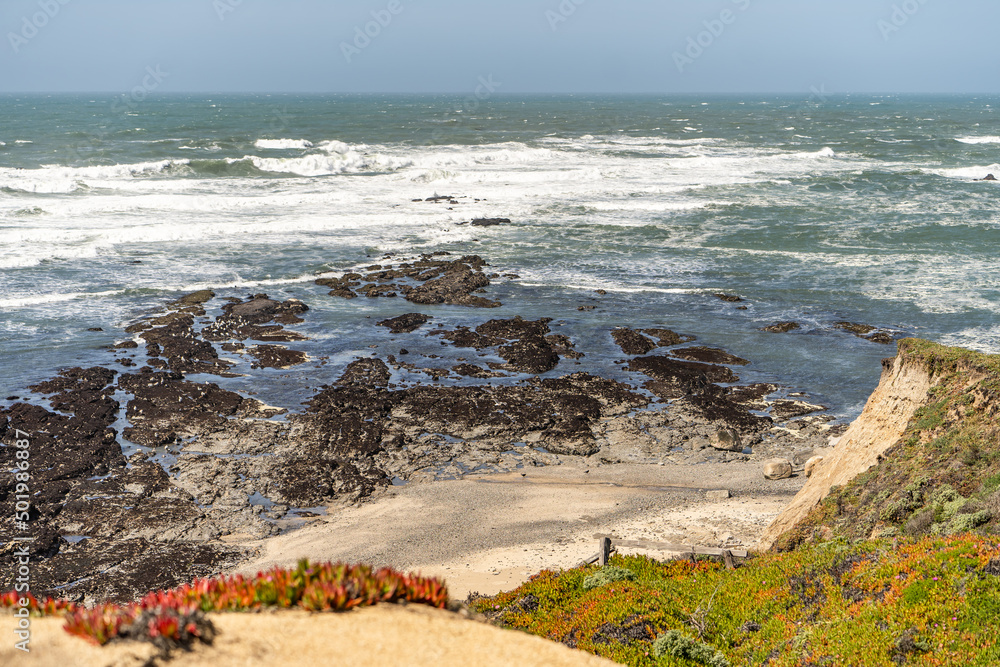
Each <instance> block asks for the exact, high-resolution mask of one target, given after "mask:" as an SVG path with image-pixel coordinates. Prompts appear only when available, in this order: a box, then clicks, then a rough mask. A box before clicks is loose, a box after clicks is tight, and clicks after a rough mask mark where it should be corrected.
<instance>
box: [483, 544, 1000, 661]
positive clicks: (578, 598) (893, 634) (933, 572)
mask: <svg viewBox="0 0 1000 667" xmlns="http://www.w3.org/2000/svg"><path fill="white" fill-rule="evenodd" d="M611 565H612V566H613V567H616V568H622V569H625V570H629V571H631V572H632V573H633V574H634V579H632V580H619V581H610V580H609V582H608V583H607V584H606V585H604V586H600V587H596V588H588V586H586V585H585V581H586V580H587V579H588V578H589V577H592V575H593V574H594V573H595V572H596V571H597V568H595V567H589V568H578V569H573V570H568V571H564V572H549V571H547V572H542V573H540V574H538V575H536V576H534V577H533V578H532V579H531V581H529V582H528V583H526V584H524V585H523V586H521V587H519V588H518V589H516V590H514V591H511V592H508V593H501V594H500V595H497V596H495V597H491V598H480V599H478V600H476V601H475V603H474V604H473V607H474V609H475V610H476V611H478V612H480V613H483V614H485V615H486V616H487V617H488V618H490V619H491V620H492V621H493V622H495V623H497V624H499V625H501V626H503V627H508V628H514V629H519V630H523V631H526V632H529V633H531V634H535V635H539V636H541V637H546V638H548V639H551V640H553V641H557V642H562V643H564V644H567V645H570V646H574V647H576V648H579V649H582V650H585V651H588V652H591V653H594V654H597V655H600V656H603V657H607V658H610V659H612V660H614V661H616V662H619V663H623V664H627V665H642V666H646V665H676V666H683V667H689V666H692V665H711V666H712V667H722V666H723V665H732V666H733V667H735V666H737V665H763V664H766V665H770V666H772V667H791V666H793V665H831V666H833V665H866V667H879V666H885V667H895V666H896V665H955V666H958V665H962V666H970V665H996V664H1000V626H998V625H997V623H996V619H997V618H998V617H1000V576H998V575H1000V544H998V543H997V540H995V539H989V538H986V537H983V536H978V535H973V534H965V535H952V536H946V537H926V538H923V539H921V540H919V541H914V542H908V543H903V544H898V545H895V546H894V545H893V543H892V542H891V541H885V540H882V541H864V542H855V543H850V542H847V541H837V542H829V543H826V544H822V545H808V546H803V547H800V548H799V549H798V550H796V551H792V552H787V553H767V554H763V555H759V556H756V557H754V558H751V559H750V560H748V561H746V562H745V563H744V564H743V565H742V566H740V567H738V568H737V569H736V570H726V569H725V568H724V567H723V566H722V564H720V563H717V562H712V561H709V560H705V561H700V562H698V563H697V564H694V563H691V562H688V561H667V562H657V561H655V560H651V559H649V558H645V557H637V556H630V557H620V556H615V557H613V558H612V563H611ZM658 639H659V641H657V640H658Z"/></svg>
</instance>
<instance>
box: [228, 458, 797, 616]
mask: <svg viewBox="0 0 1000 667" xmlns="http://www.w3.org/2000/svg"><path fill="white" fill-rule="evenodd" d="M761 469H762V468H761V464H760V463H759V462H756V461H751V462H746V463H735V462H731V463H724V464H720V463H705V464H698V465H669V466H658V465H637V464H616V465H596V466H592V467H586V466H585V465H584V464H583V462H579V463H576V464H572V463H569V464H564V465H561V466H553V467H545V468H533V469H530V470H527V471H526V472H525V473H524V475H523V476H522V474H520V473H513V474H505V475H491V476H478V477H470V478H466V479H464V480H457V481H451V482H436V483H432V484H422V485H408V486H404V487H395V488H392V489H390V490H389V491H387V492H385V493H384V494H383V495H382V496H381V497H379V498H378V499H377V500H375V501H373V502H366V503H363V504H361V505H356V506H348V507H340V508H336V509H334V508H331V511H330V515H329V516H326V517H317V518H316V519H315V520H313V521H312V522H311V523H310V524H308V525H307V526H305V527H303V528H301V529H299V530H296V531H293V532H290V533H286V534H283V535H280V536H278V537H274V538H270V539H267V540H263V541H259V542H251V543H250V546H255V547H256V548H258V549H259V554H260V555H259V557H257V558H256V559H254V560H252V561H250V562H248V563H246V564H244V565H242V566H240V567H239V568H238V570H237V571H239V572H242V573H247V574H253V573H256V572H257V571H258V570H261V569H266V568H268V567H271V566H274V565H278V566H289V565H294V564H295V562H296V561H297V560H298V559H300V558H311V559H315V560H321V561H325V560H333V561H345V562H364V563H370V564H373V565H385V566H392V567H396V568H400V569H403V570H412V571H417V572H420V573H422V574H424V575H428V576H436V577H440V578H442V579H444V580H445V581H446V582H447V584H448V587H449V591H450V593H451V596H452V598H453V599H459V600H461V599H464V598H465V597H466V596H467V595H468V594H469V593H470V592H479V593H483V594H494V593H497V592H500V591H502V590H510V589H511V588H514V587H516V586H517V585H519V584H520V583H521V582H523V581H525V580H526V579H527V578H528V577H530V576H531V575H533V574H536V573H537V572H539V571H541V570H544V569H550V568H556V569H557V568H569V567H573V566H575V565H576V564H578V563H579V562H580V561H581V560H583V559H584V558H587V557H589V556H591V555H592V554H593V553H595V552H596V550H597V542H598V539H599V538H600V537H603V536H606V535H607V536H612V537H613V538H616V539H622V540H631V541H634V540H648V541H655V542H672V543H673V542H681V543H684V544H692V545H699V546H731V547H736V546H737V545H742V546H743V547H749V548H753V547H754V546H755V545H756V543H757V541H758V539H759V538H760V535H761V533H762V532H763V530H764V528H765V527H766V526H767V524H768V523H770V521H771V520H772V519H773V518H774V517H775V516H777V514H778V513H779V512H780V511H781V510H782V509H783V508H784V507H785V506H786V505H787V504H788V502H789V501H790V500H791V498H792V497H793V496H794V494H795V493H796V492H797V491H798V490H799V488H801V486H802V484H803V483H804V481H805V477H804V476H802V475H800V476H797V477H794V478H791V479H786V480H781V481H766V480H764V478H763V475H762V474H761ZM721 489H725V490H728V491H730V492H731V494H732V497H731V498H729V499H727V500H720V501H713V500H708V499H707V498H706V493H707V492H708V491H712V490H721ZM622 553H646V554H648V555H650V556H653V557H660V558H666V557H670V556H671V555H673V554H669V553H665V552H657V551H655V550H645V549H643V550H638V549H622Z"/></svg>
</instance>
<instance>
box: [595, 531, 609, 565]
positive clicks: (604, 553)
mask: <svg viewBox="0 0 1000 667" xmlns="http://www.w3.org/2000/svg"><path fill="white" fill-rule="evenodd" d="M597 553H598V554H599V557H598V559H597V562H598V563H599V564H600V566H601V567H604V566H605V565H607V564H608V559H610V558H611V538H610V537H602V538H601V548H600V549H599V550H598V552H597Z"/></svg>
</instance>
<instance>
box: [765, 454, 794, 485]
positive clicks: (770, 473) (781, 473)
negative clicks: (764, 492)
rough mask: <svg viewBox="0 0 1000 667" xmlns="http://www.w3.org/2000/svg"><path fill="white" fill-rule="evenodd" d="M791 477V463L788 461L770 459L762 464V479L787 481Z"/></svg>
mask: <svg viewBox="0 0 1000 667" xmlns="http://www.w3.org/2000/svg"><path fill="white" fill-rule="evenodd" d="M791 476H792V462H791V461H789V460H788V459H771V460H770V461H768V462H767V463H765V464H764V478H765V479H770V480H778V479H788V478H789V477H791Z"/></svg>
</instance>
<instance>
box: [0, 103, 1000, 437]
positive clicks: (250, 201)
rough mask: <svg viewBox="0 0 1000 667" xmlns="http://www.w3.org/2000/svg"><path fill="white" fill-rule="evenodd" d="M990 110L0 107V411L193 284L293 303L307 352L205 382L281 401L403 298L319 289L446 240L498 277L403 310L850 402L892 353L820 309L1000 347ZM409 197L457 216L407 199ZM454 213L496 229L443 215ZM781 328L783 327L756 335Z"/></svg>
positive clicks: (605, 357) (934, 106)
mask: <svg viewBox="0 0 1000 667" xmlns="http://www.w3.org/2000/svg"><path fill="white" fill-rule="evenodd" d="M998 108H1000V97H927V98H923V97H906V96H884V97H880V96H849V97H848V96H833V97H829V98H822V99H820V98H816V97H814V98H813V99H805V98H801V99H800V98H794V97H773V96H771V97H734V96H728V97H724V96H670V97H651V96H646V97H601V96H559V97H545V96H525V97H518V96H504V97H496V98H494V99H491V100H487V101H484V102H481V103H479V104H477V105H470V104H469V103H468V102H467V101H465V100H464V99H463V98H461V97H448V96H420V97H412V96H411V97H403V96H372V95H367V96H346V95H345V96H290V95H288V96H286V95H273V96H267V95H245V96H212V97H205V96H198V97H187V96H169V97H161V98H155V99H153V98H151V99H147V100H145V101H142V102H129V103H124V102H122V101H121V100H117V101H115V100H114V99H113V98H111V97H109V96H107V95H103V96H101V95H89V96H87V95H82V96H80V95H76V96H18V95H13V96H11V95H8V96H2V97H0V288H2V289H0V394H2V395H0V399H3V398H4V397H6V396H8V395H20V396H24V387H25V386H27V385H28V384H31V383H32V382H35V381H38V380H41V379H44V378H47V377H50V376H51V375H52V374H53V372H54V371H56V370H57V369H59V368H62V367H67V366H75V365H92V364H96V363H104V364H107V363H108V362H109V361H110V358H109V356H108V353H107V352H106V351H105V350H103V349H102V348H103V347H105V346H107V345H108V344H109V343H113V342H115V341H118V340H123V339H125V338H129V336H128V335H127V334H125V333H124V332H123V331H122V327H123V324H124V323H127V322H129V321H130V320H132V319H133V318H135V317H137V316H140V315H143V314H146V313H148V312H150V311H151V310H153V309H155V308H156V307H159V306H161V305H162V304H163V303H164V302H165V301H166V300H167V299H169V298H174V297H176V296H178V295H180V294H182V293H185V292H189V291H192V290H195V289H201V288H211V289H214V290H216V292H217V293H219V295H220V296H245V295H246V294H249V293H257V292H267V293H268V294H270V295H271V296H273V297H281V298H287V297H297V298H300V299H302V300H303V301H305V302H307V303H308V304H309V305H310V306H312V307H313V311H312V313H311V314H310V316H309V318H308V321H307V323H306V324H305V325H302V326H300V327H297V329H298V330H300V331H302V332H303V333H306V334H307V335H309V336H310V338H311V340H310V341H308V342H307V343H305V344H303V345H300V346H297V347H299V348H300V349H305V350H306V351H308V352H309V353H310V355H311V356H312V357H313V358H314V359H320V358H324V359H323V361H325V362H326V363H325V364H320V363H318V362H317V363H310V364H306V365H304V366H302V367H299V368H297V369H293V370H291V371H281V372H279V371H275V372H273V373H271V372H267V374H265V379H266V380H267V381H266V382H261V377H262V376H261V374H260V373H257V374H256V375H255V377H254V378H253V379H250V378H246V379H236V380H230V381H227V382H228V383H229V385H231V386H233V387H235V388H239V389H242V390H244V391H253V392H255V393H258V394H262V395H264V396H265V397H266V398H268V399H269V400H272V401H279V402H284V403H287V404H289V405H292V404H294V403H295V402H296V400H297V399H300V398H304V397H305V396H308V395H309V393H310V389H311V388H314V387H316V386H318V385H320V384H323V383H326V382H329V381H330V380H331V379H333V378H335V377H336V376H337V375H338V374H339V372H340V370H342V368H343V366H344V365H345V364H346V363H348V362H349V361H350V360H351V359H352V358H354V357H356V356H361V355H364V356H368V355H370V354H371V352H372V349H373V348H370V347H369V346H370V345H378V346H380V347H379V348H375V349H376V350H377V352H378V353H379V354H383V353H389V352H392V351H394V349H395V348H393V347H392V346H393V345H397V341H396V340H393V339H391V338H390V336H389V335H388V333H386V332H384V331H380V330H378V328H377V327H375V326H374V324H373V321H376V320H375V318H379V319H381V318H382V317H385V316H394V315H398V314H401V313H405V312H413V311H416V310H418V308H417V307H415V306H414V305H413V304H409V303H406V302H404V301H402V300H401V299H396V300H392V299H364V298H362V299H357V300H354V301H352V302H347V301H343V300H338V299H335V298H333V297H329V296H328V295H327V294H326V292H327V290H325V289H322V288H319V287H317V286H316V285H314V284H313V281H314V280H315V279H316V277H317V276H319V275H323V274H326V273H329V272H337V273H340V272H344V271H346V270H349V269H354V268H357V267H362V266H367V265H370V264H372V263H375V262H376V261H377V260H378V259H379V258H381V257H382V256H383V255H385V254H386V253H396V254H397V255H398V256H399V257H401V258H402V257H406V256H411V255H412V254H414V253H420V252H434V251H449V252H452V253H455V254H479V255H482V256H483V257H484V258H486V259H487V260H488V261H489V262H490V263H491V264H492V265H494V266H495V267H496V269H497V270H498V271H501V272H504V273H508V272H509V273H516V274H518V275H519V276H520V278H519V279H517V280H515V281H509V282H508V281H502V282H500V283H498V284H497V285H496V286H495V287H494V288H492V290H491V293H492V294H494V295H495V296H496V297H499V298H500V299H501V300H502V301H503V302H504V304H505V306H504V307H503V308H502V309H499V310H496V311H475V310H469V309H464V308H458V307H447V306H441V307H433V308H420V309H419V310H421V311H422V312H426V313H427V314H431V315H433V316H434V317H435V318H436V323H440V324H446V325H447V324H472V325H475V324H477V323H479V322H481V321H483V320H485V319H489V318H492V317H506V316H513V315H523V316H525V317H531V318H534V317H541V316H546V317H552V318H554V319H555V325H561V326H564V327H565V331H567V332H568V333H570V334H571V335H572V336H573V337H574V338H576V339H577V343H578V348H579V349H580V350H581V351H583V352H585V353H586V354H587V357H586V358H585V359H584V360H582V361H583V362H584V363H585V366H586V369H587V370H591V371H595V372H600V373H603V374H605V375H609V376H613V377H621V378H624V377H627V376H625V375H623V374H622V373H621V371H620V370H619V368H618V366H616V365H615V363H614V362H615V361H616V360H618V359H620V358H621V357H622V355H621V353H620V351H618V350H617V348H615V347H614V346H613V344H612V342H611V340H610V337H609V336H608V330H609V329H610V328H611V327H613V326H617V325H631V326H649V325H658V326H668V327H670V328H673V329H675V330H677V331H680V332H683V333H690V334H694V335H696V336H698V339H699V342H700V343H702V344H706V345H714V346H720V347H724V348H726V349H728V350H730V351H732V352H734V353H736V354H739V355H741V356H744V357H747V358H748V359H751V360H752V361H753V362H754V363H753V365H752V366H750V367H749V368H748V369H746V370H745V371H743V372H742V373H741V374H742V375H743V377H744V379H745V380H770V381H775V382H778V383H781V384H784V385H786V386H789V387H792V388H794V389H798V390H806V391H808V392H810V394H811V395H812V397H813V398H814V399H815V400H817V401H820V402H823V403H825V404H826V405H829V406H831V407H832V408H833V409H834V411H835V412H836V413H837V414H839V415H841V416H843V417H845V418H846V417H851V416H853V415H856V414H857V413H858V412H859V411H860V409H861V406H862V405H863V402H864V400H865V399H866V398H867V396H868V394H869V393H870V391H871V389H872V388H873V387H874V385H875V384H876V383H877V381H878V375H879V365H878V360H879V359H880V358H882V357H884V356H890V355H891V354H893V353H894V350H893V349H892V348H891V347H889V346H882V345H877V344H874V343H871V342H868V341H864V340H861V339H859V338H856V337H854V336H852V335H850V334H849V333H846V332H842V331H837V330H835V329H833V328H832V325H833V324H834V323H836V322H838V321H842V320H848V321H852V322H861V323H866V324H871V325H876V326H879V327H884V328H887V329H891V330H893V331H895V332H898V333H899V334H900V335H914V336H920V337H925V338H929V339H932V340H937V341H941V342H945V343H948V344H955V345H963V346H968V347H973V348H976V349H981V350H985V351H992V352H1000V321H998V315H1000V271H998V269H997V261H996V255H997V251H998V249H1000V189H998V187H1000V184H998V183H993V182H977V181H975V180H974V179H979V178H983V177H984V176H986V175H987V174H988V173H995V174H996V175H997V177H998V178H1000V164H998V163H1000V122H998V121H1000V118H998V116H997V109H998ZM435 194H441V195H453V196H455V197H461V198H462V199H460V200H459V201H460V202H461V203H460V204H459V205H457V206H453V207H451V208H449V207H448V206H447V205H433V204H428V203H425V202H421V203H414V202H413V201H412V200H413V199H417V198H421V199H424V198H427V197H430V196H432V195H435ZM476 199H479V200H480V201H478V202H476V201H475V200H476ZM476 217H507V218H511V220H512V221H513V222H512V224H511V225H508V226H501V227H489V228H475V227H472V226H470V225H462V224H459V223H463V222H468V221H469V220H471V219H472V218H476ZM598 289H603V290H606V291H607V293H608V294H607V295H606V296H603V297H599V298H598V297H597V295H596V294H594V291H595V290H598ZM715 292H727V293H732V294H739V295H741V296H742V297H744V298H745V299H746V304H745V305H747V306H748V308H747V310H737V309H736V307H735V305H734V304H729V303H724V302H722V301H719V300H718V299H715V298H713V297H712V296H711V295H712V294H713V293H715ZM594 299H597V300H596V301H595V300H594ZM580 305H597V306H598V308H597V309H595V310H593V311H582V312H581V311H578V310H577V307H578V306H580ZM366 317H371V319H366ZM779 320H795V321H798V322H800V323H802V325H803V326H802V329H800V330H799V331H797V332H793V333H791V334H787V335H774V334H766V333H763V332H761V331H759V329H760V327H763V326H766V325H768V324H771V323H773V322H775V321H779ZM91 328H101V329H103V330H104V331H102V332H92V331H88V329H91ZM433 345H437V343H433V344H432V343H431V342H428V343H427V350H426V351H428V352H429V351H431V350H433ZM303 346H304V347H303ZM397 346H398V345H397ZM411 349H412V346H411ZM416 351H418V352H419V351H420V350H419V349H417V350H416ZM573 370H579V368H577V367H575V366H572V367H569V366H566V362H564V363H563V364H562V365H560V367H559V368H558V369H556V371H553V373H554V374H557V375H558V374H562V373H566V372H571V371H573ZM206 379H208V378H206ZM212 379H213V380H214V381H217V379H215V378H212ZM512 381H513V380H512Z"/></svg>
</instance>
